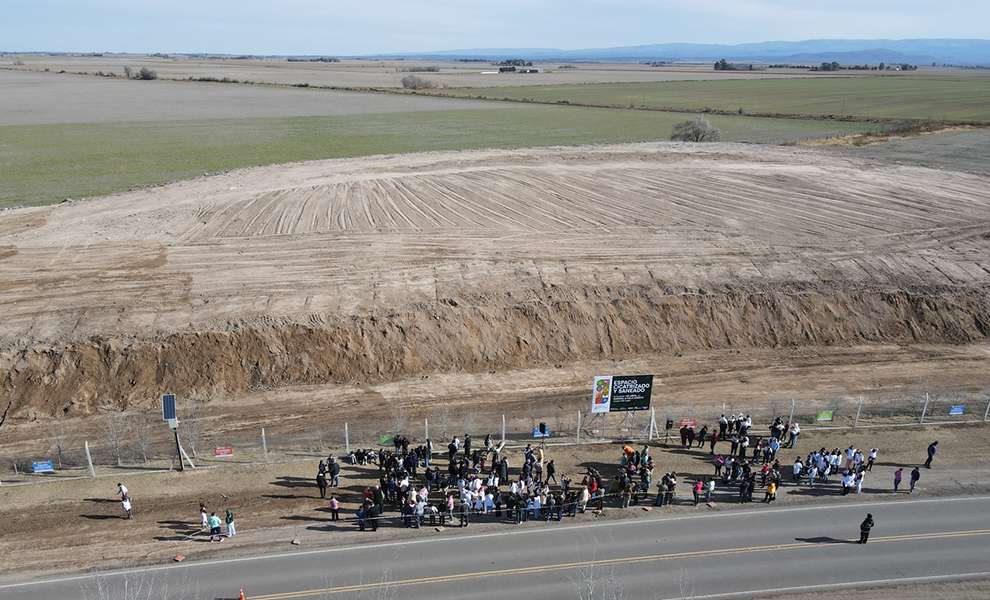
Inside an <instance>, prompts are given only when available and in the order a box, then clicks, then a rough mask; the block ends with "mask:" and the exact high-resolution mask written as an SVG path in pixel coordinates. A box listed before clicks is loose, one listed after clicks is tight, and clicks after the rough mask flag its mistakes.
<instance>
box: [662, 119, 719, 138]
mask: <svg viewBox="0 0 990 600" xmlns="http://www.w3.org/2000/svg"><path fill="white" fill-rule="evenodd" d="M721 137H722V133H721V132H720V131H719V130H718V127H715V126H714V125H712V124H711V123H709V122H708V119H706V118H704V117H696V118H694V119H691V120H690V121H682V122H681V123H678V124H677V125H674V130H673V132H672V133H671V135H670V139H672V140H674V141H675V142H717V141H718V140H719V138H721Z"/></svg>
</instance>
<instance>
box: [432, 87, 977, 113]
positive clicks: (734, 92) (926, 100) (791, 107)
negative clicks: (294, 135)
mask: <svg viewBox="0 0 990 600" xmlns="http://www.w3.org/2000/svg"><path fill="white" fill-rule="evenodd" d="M436 93H438V94H441V95H448V96H460V97H472V98H474V97H477V98H490V99H508V100H533V101H536V102H569V103H571V104H579V105H590V106H617V107H635V108H653V109H676V110H704V109H712V110H716V111H720V112H737V111H739V110H740V109H742V111H743V112H745V113H749V114H775V115H817V116H831V117H846V118H848V117H860V118H865V119H869V118H877V119H931V120H937V121H958V122H988V121H990V77H983V76H957V77H947V76H943V77H936V76H914V75H911V76H894V75H890V76H866V77H834V78H831V77H804V78H795V79H752V80H733V81H663V82H655V83H592V84H574V85H552V86H550V85H548V86H521V87H496V88H456V89H446V90H438V91H437V92H436Z"/></svg>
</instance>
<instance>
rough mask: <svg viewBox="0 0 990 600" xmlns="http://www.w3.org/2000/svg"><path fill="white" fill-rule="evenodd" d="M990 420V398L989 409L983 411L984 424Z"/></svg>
mask: <svg viewBox="0 0 990 600" xmlns="http://www.w3.org/2000/svg"><path fill="white" fill-rule="evenodd" d="M988 419H990V398H988V399H987V409H986V410H985V411H983V422H984V423H986V422H987V420H988Z"/></svg>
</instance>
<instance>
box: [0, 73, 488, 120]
mask: <svg viewBox="0 0 990 600" xmlns="http://www.w3.org/2000/svg"><path fill="white" fill-rule="evenodd" d="M0 89H2V90H3V93H2V94H0V126H3V125H41V124H50V123H132V122H139V121H140V122H144V121H190V120H195V119H226V118H261V117H300V116H345V115H364V114H383V113H395V112H403V113H407V112H418V111H424V112H425V111H446V110H472V109H480V110H491V109H498V108H504V107H503V106H499V105H497V104H493V103H491V102H484V101H470V100H469V101H466V102H465V101H464V100H462V99H455V98H451V99H443V98H425V97H415V96H401V95H398V94H373V93H361V92H350V91H337V90H318V89H300V88H276V87H271V86H263V85H234V84H224V83H211V82H176V81H131V80H126V79H106V78H102V77H91V76H86V75H71V74H58V73H27V72H21V71H7V70H0ZM70 99H71V100H70Z"/></svg>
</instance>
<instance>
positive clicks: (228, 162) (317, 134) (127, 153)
mask: <svg viewBox="0 0 990 600" xmlns="http://www.w3.org/2000/svg"><path fill="white" fill-rule="evenodd" d="M688 117H689V115H684V114H679V113H662V112H652V111H627V110H610V109H589V108H578V107H555V106H518V107H508V108H493V109H491V110H457V111H445V112H413V113H391V114H368V115H349V116H337V117H294V118H274V119H232V120H198V121H183V122H151V123H113V124H57V125H54V124H53V125H11V126H3V127H0V173H3V178H2V183H0V207H2V206H15V205H39V204H49V203H53V202H59V201H61V200H63V199H64V198H82V197H86V196H94V195H102V194H109V193H113V192H119V191H124V190H127V189H130V188H132V187H136V186H148V185H154V184H161V183H166V182H169V181H176V180H180V179H187V178H190V177H195V176H198V175H202V174H203V173H204V172H216V171H221V170H228V169H234V168H238V167H247V166H254V165H266V164H276V163H283V162H291V161H301V160H313V159H321V158H339V157H348V156H365V155H372V154H388V153H402V152H417V151H427V150H456V149H471V148H514V147H527V146H547V145H557V144H560V145H566V144H585V143H615V142H635V141H651V140H666V139H668V137H669V135H670V131H671V127H672V126H673V125H674V123H676V122H678V121H682V120H684V119H685V118H688ZM712 121H713V123H714V124H715V125H717V126H718V127H720V128H721V130H722V137H723V139H724V140H727V141H745V142H762V143H779V142H788V141H798V140H801V139H809V138H815V137H823V136H827V135H840V134H847V133H855V132H859V131H863V130H865V129H867V128H868V126H867V125H861V124H855V123H836V122H824V121H802V120H797V119H758V118H747V117H713V118H712Z"/></svg>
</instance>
